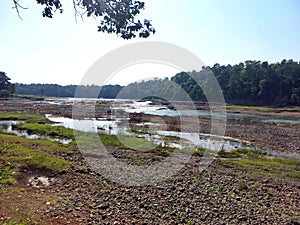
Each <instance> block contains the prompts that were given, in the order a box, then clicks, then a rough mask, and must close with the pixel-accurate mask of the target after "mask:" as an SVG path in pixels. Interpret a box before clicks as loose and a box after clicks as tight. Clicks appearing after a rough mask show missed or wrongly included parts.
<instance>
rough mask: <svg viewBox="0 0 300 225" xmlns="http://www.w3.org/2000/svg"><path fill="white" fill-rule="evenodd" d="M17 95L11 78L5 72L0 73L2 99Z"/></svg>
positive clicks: (0, 95)
mask: <svg viewBox="0 0 300 225" xmlns="http://www.w3.org/2000/svg"><path fill="white" fill-rule="evenodd" d="M14 93H15V85H14V84H12V83H10V78H9V77H8V76H6V73H5V72H1V71H0V97H9V96H11V95H12V94H14Z"/></svg>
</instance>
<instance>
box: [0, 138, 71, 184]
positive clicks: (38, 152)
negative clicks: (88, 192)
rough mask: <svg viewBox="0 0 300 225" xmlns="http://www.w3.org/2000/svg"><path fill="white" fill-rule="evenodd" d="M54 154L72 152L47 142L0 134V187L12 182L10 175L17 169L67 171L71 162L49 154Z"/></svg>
mask: <svg viewBox="0 0 300 225" xmlns="http://www.w3.org/2000/svg"><path fill="white" fill-rule="evenodd" d="M55 152H72V150H71V149H68V148H67V147H66V146H63V145H62V144H59V143H55V142H51V141H47V140H29V139H25V138H22V137H17V136H14V135H9V134H1V133H0V187H3V186H7V185H10V184H12V183H13V182H14V179H13V176H12V175H13V174H14V172H15V171H17V170H18V168H29V169H43V170H49V171H57V172H62V171H66V170H68V169H69V168H70V166H71V162H69V161H67V160H65V159H62V158H59V157H57V156H55V155H52V154H51V153H55Z"/></svg>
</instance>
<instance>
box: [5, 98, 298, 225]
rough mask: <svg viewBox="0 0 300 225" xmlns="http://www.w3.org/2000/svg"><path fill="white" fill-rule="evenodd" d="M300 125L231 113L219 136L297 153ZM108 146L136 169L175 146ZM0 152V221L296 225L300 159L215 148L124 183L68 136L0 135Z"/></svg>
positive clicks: (49, 109)
mask: <svg viewBox="0 0 300 225" xmlns="http://www.w3.org/2000/svg"><path fill="white" fill-rule="evenodd" d="M101 104H103V105H102V106H100V107H97V109H98V112H97V113H99V115H102V116H103V115H106V110H107V105H105V104H107V103H99V105H101ZM234 110H236V109H234ZM0 111H1V113H4V112H6V113H7V112H9V113H12V112H13V113H23V114H24V113H34V114H40V115H44V114H53V115H58V116H66V117H68V116H70V115H71V114H72V105H71V104H70V105H50V104H48V103H44V102H38V101H30V100H19V99H15V100H13V101H11V100H7V101H0ZM35 119H36V118H35ZM131 119H132V120H133V119H136V120H137V121H138V120H139V121H140V122H141V121H144V122H146V121H151V120H152V119H153V118H152V117H150V116H146V117H144V118H141V115H135V117H134V116H132V117H131ZM164 121H166V123H167V124H169V129H170V130H176V129H179V128H178V126H177V124H176V123H177V122H176V121H174V118H173V119H172V118H169V117H168V118H167V117H166V118H164ZM40 122H42V121H40ZM192 123H193V121H192V120H191V121H190V125H189V123H187V124H186V125H187V126H191V125H192ZM171 125H172V126H171ZM200 128H201V132H203V133H209V130H210V125H209V120H208V119H207V118H200ZM299 130H300V129H299V125H290V124H280V125H275V124H264V125H262V124H258V123H256V122H255V121H244V120H238V119H232V120H229V121H228V124H227V131H226V135H227V136H232V137H236V138H240V139H242V140H247V141H251V142H252V143H255V144H256V145H258V146H260V147H264V148H270V149H277V150H282V151H284V152H296V151H298V152H299V149H298V147H299V146H300V144H299V142H300V140H299V137H300V133H299ZM110 143H111V144H110V145H107V148H108V149H109V151H110V152H111V154H112V155H114V157H116V158H117V159H119V160H122V161H124V162H126V163H128V164H132V165H139V166H143V165H147V164H151V163H153V162H154V161H153V159H155V160H156V161H159V160H163V159H164V158H165V157H168V156H169V154H171V152H170V151H172V149H168V148H167V149H164V148H158V149H157V150H156V151H151V152H141V151H134V150H128V149H124V148H123V147H122V146H120V145H118V143H117V142H110ZM0 150H1V152H0V154H1V158H0V166H1V177H0V180H1V183H0V184H1V189H0V224H41V225H43V224H54V225H56V224H300V210H299V202H300V183H299V179H300V176H299V172H300V168H299V167H300V165H299V160H297V159H285V158H277V157H271V156H267V155H263V154H260V153H257V152H253V151H243V150H236V151H235V152H232V153H226V152H221V153H220V154H219V156H218V158H217V159H216V160H215V161H214V162H213V163H212V164H211V165H210V166H209V167H208V168H206V169H205V170H203V171H199V163H200V161H201V159H202V157H201V156H202V152H201V150H199V152H198V154H195V155H193V156H192V158H191V160H190V161H189V162H188V163H187V164H186V165H185V166H184V167H183V169H181V170H180V171H179V172H178V174H176V175H174V176H172V177H170V178H169V179H168V180H166V181H163V182H159V183H157V184H155V185H152V186H150V185H147V186H141V187H129V186H125V185H120V184H118V183H114V182H112V181H110V180H107V179H105V178H103V177H102V176H101V175H100V174H97V173H96V172H94V171H92V170H91V169H90V168H89V166H88V164H87V163H86V160H85V159H84V158H83V157H82V154H81V153H80V152H79V150H78V148H77V146H76V144H74V142H72V143H70V144H68V145H62V144H59V143H52V142H51V141H46V140H43V141H40V140H27V139H24V138H21V137H15V136H13V135H6V134H0ZM43 159H46V160H43ZM51 163H52V164H51ZM42 177H43V179H42ZM44 178H45V179H46V181H47V182H45V183H43V180H45V179H44Z"/></svg>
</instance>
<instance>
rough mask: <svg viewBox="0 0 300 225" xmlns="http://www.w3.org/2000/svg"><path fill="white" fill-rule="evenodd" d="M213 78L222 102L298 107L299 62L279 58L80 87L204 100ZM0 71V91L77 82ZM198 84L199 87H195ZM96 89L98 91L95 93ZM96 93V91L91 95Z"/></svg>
mask: <svg viewBox="0 0 300 225" xmlns="http://www.w3.org/2000/svg"><path fill="white" fill-rule="evenodd" d="M213 77H215V78H216V79H217V81H218V83H219V85H220V87H221V89H222V91H223V95H224V98H225V101H226V103H229V104H240V105H269V106H300V63H299V62H295V61H293V60H285V59H284V60H282V61H281V62H280V63H279V62H278V63H271V64H270V63H268V62H261V61H245V62H243V63H239V64H236V65H233V66H232V65H230V64H228V65H227V66H226V65H220V64H215V65H214V66H213V67H209V66H205V67H202V68H201V70H200V71H192V72H180V73H178V74H176V75H174V76H173V77H171V78H167V77H166V78H164V79H158V78H155V79H153V80H149V81H142V82H135V83H131V84H128V85H127V86H125V87H124V86H120V85H105V86H103V87H100V86H96V85H88V86H80V90H81V91H80V93H82V96H78V97H95V96H98V97H101V98H123V99H142V98H145V97H148V96H158V97H161V98H164V99H166V100H189V99H191V100H193V101H200V102H206V101H207V100H206V96H207V95H208V94H213V92H214V90H213V88H212V87H211V85H210V80H211V79H212V78H213ZM9 80H10V79H9V78H8V77H7V76H6V74H5V73H4V72H0V94H1V93H2V92H3V93H4V95H5V96H9V95H11V94H13V93H14V92H15V91H16V94H25V95H38V96H54V97H74V95H75V92H76V88H77V87H78V86H77V85H67V86H61V85H57V84H19V83H17V84H15V85H14V84H11V83H10V82H9ZM199 84H200V86H201V87H200V86H199ZM100 90H101V91H100ZM99 91H100V92H99ZM95 93H96V94H95Z"/></svg>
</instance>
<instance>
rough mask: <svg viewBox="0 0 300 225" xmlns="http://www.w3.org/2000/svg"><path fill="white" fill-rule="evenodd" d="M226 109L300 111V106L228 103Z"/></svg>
mask: <svg viewBox="0 0 300 225" xmlns="http://www.w3.org/2000/svg"><path fill="white" fill-rule="evenodd" d="M225 108H226V109H245V110H256V111H279V112H280V111H288V112H300V108H299V107H293V108H275V107H262V106H241V105H228V106H225Z"/></svg>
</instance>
